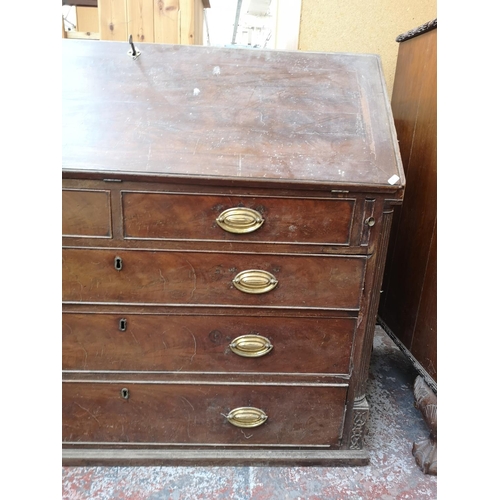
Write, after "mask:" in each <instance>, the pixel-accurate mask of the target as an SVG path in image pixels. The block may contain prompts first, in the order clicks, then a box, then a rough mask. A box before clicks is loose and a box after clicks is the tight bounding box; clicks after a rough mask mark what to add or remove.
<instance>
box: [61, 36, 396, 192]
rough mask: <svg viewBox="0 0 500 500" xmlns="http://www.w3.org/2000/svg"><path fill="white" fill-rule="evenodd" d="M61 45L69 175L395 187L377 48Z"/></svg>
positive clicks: (87, 42) (391, 138)
mask: <svg viewBox="0 0 500 500" xmlns="http://www.w3.org/2000/svg"><path fill="white" fill-rule="evenodd" d="M62 44H63V47H62V52H63V60H62V70H63V71H62V73H63V104H62V107H63V153H62V164H63V170H64V171H66V172H68V171H69V172H71V171H84V172H106V173H115V174H119V173H125V174H126V173H129V174H138V175H139V174H140V175H144V174H154V175H160V176H166V177H170V176H174V177H175V176H190V177H192V176H201V177H204V178H208V179H211V178H215V179H217V178H225V179H228V178H229V179H240V180H243V179H247V180H257V179H258V180H259V181H262V180H269V181H270V182H275V181H280V182H283V181H285V182H287V183H291V184H294V183H299V184H306V185H308V186H314V185H315V184H322V185H324V184H332V185H339V184H341V185H360V184H363V185H367V184H368V185H374V186H375V187H377V188H379V189H381V190H384V191H385V190H386V189H385V188H391V189H392V190H396V191H397V190H398V188H399V189H400V188H401V187H402V185H403V184H404V174H403V170H402V166H401V161H400V157H399V149H398V145H397V140H396V133H395V129H394V123H393V118H392V114H391V110H390V106H389V103H388V99H387V93H386V90H385V84H384V82H383V77H382V71H381V65H380V60H379V57H378V56H375V55H366V54H337V53H308V52H286V51H267V50H252V49H228V48H214V47H200V46H181V45H160V44H138V45H137V46H136V48H137V49H138V50H140V52H141V55H140V56H139V57H138V58H137V59H135V60H134V59H133V58H132V57H130V56H129V55H128V54H127V53H128V50H129V48H130V46H129V44H128V43H126V42H107V41H93V40H63V41H62Z"/></svg>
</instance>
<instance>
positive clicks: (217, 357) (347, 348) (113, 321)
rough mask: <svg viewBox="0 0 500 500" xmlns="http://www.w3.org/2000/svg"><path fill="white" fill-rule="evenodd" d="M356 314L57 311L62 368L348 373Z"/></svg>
mask: <svg viewBox="0 0 500 500" xmlns="http://www.w3.org/2000/svg"><path fill="white" fill-rule="evenodd" d="M355 323H356V319H355V318H321V319H318V318H300V317H299V318H290V317H284V318H269V317H268V318H263V317H252V316H215V315H213V316H186V315H184V316H179V315H159V314H158V315H151V314H120V315H118V314H74V313H65V314H63V347H62V349H63V352H62V359H63V369H65V370H146V371H150V370H152V371H155V370H165V371H176V372H180V371H187V372H193V371H200V372H252V373H255V372H270V373H278V372H281V373H348V371H349V362H350V359H351V346H352V341H353V334H354V328H355Z"/></svg>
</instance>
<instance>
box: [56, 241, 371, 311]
mask: <svg viewBox="0 0 500 500" xmlns="http://www.w3.org/2000/svg"><path fill="white" fill-rule="evenodd" d="M365 262H366V258H365V257H361V256H337V255H331V256H308V255H276V254H243V253H222V252H177V251H157V252H155V251H146V250H123V249H117V250H97V249H95V250H94V249H74V248H66V249H63V270H62V275H63V294H62V295H63V300H65V301H81V302H111V303H115V302H122V303H123V302H125V303H144V304H148V303H152V304H204V305H246V306H285V307H288V306H292V307H325V308H347V309H357V308H358V307H359V303H360V295H361V285H362V282H363V277H364V269H365Z"/></svg>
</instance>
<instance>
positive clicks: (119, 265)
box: [115, 257, 123, 271]
mask: <svg viewBox="0 0 500 500" xmlns="http://www.w3.org/2000/svg"><path fill="white" fill-rule="evenodd" d="M115 269H116V270H117V271H121V270H122V269H123V262H122V258H121V257H115Z"/></svg>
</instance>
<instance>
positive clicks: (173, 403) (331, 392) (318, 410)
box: [63, 382, 346, 447]
mask: <svg viewBox="0 0 500 500" xmlns="http://www.w3.org/2000/svg"><path fill="white" fill-rule="evenodd" d="M345 399H346V388H344V387H296V386H295V387H293V386H292V387H291V386H253V385H234V386H224V385H214V384H206V385H204V384H196V385H188V384H180V385H172V384H151V383H134V384H127V383H126V382H123V383H120V382H117V383H112V382H109V383H81V382H71V383H69V382H66V383H63V441H65V442H79V443H82V442H94V443H98V442H101V443H102V442H108V443H157V444H176V443H178V444H182V443H187V444H232V445H243V446H245V445H246V446H248V445H256V444H270V445H286V444H291V445H332V447H335V446H336V445H337V444H338V441H339V438H340V437H341V436H340V433H341V429H342V424H343V415H344V405H345ZM242 407H243V408H245V407H250V408H256V409H258V410H260V411H262V412H263V414H264V415H265V416H267V420H265V421H264V423H261V425H258V426H257V427H252V428H241V427H237V426H236V425H234V424H233V423H230V421H229V420H228V418H227V417H228V416H229V417H231V415H234V412H233V413H231V412H232V410H235V409H237V408H242ZM234 421H235V422H238V420H237V419H235V420H234ZM239 421H240V422H241V421H242V419H239ZM247 422H249V421H248V420H247Z"/></svg>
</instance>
